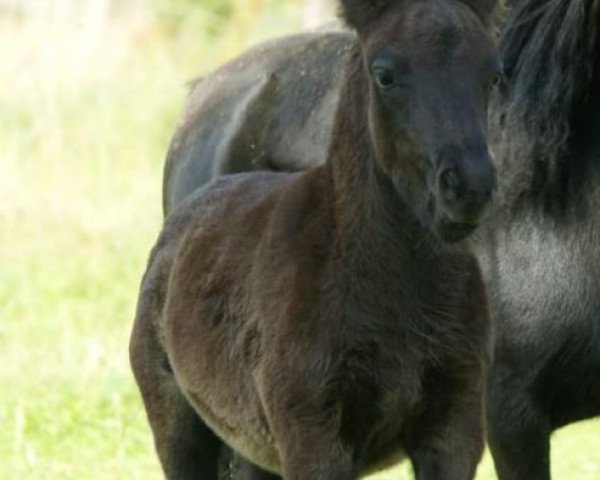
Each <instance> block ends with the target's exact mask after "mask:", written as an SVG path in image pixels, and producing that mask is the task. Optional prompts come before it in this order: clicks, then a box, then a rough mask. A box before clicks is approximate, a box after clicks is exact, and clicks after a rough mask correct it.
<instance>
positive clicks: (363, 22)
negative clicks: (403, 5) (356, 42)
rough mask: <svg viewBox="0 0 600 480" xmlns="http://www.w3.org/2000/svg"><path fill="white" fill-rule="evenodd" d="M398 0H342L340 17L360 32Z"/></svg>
mask: <svg viewBox="0 0 600 480" xmlns="http://www.w3.org/2000/svg"><path fill="white" fill-rule="evenodd" d="M397 1H398V0H340V15H341V17H342V18H343V19H344V20H345V22H346V24H347V25H348V26H349V27H351V28H354V29H355V30H356V31H358V32H362V31H364V30H365V29H366V28H367V26H368V25H369V24H370V23H371V22H373V21H374V20H376V19H377V18H378V17H379V16H380V15H382V14H383V13H384V11H385V10H386V9H387V8H389V7H390V6H391V5H393V4H394V3H397Z"/></svg>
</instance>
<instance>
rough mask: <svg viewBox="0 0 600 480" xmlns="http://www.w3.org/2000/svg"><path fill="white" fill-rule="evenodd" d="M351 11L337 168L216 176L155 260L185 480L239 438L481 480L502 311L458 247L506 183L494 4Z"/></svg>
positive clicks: (331, 163)
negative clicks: (495, 128)
mask: <svg viewBox="0 0 600 480" xmlns="http://www.w3.org/2000/svg"><path fill="white" fill-rule="evenodd" d="M342 5H343V9H344V12H345V16H346V18H347V21H348V23H349V24H350V25H352V26H353V27H354V28H356V30H357V32H358V34H359V39H360V41H359V43H358V44H357V45H355V46H354V47H353V52H352V53H351V54H350V56H349V59H350V60H349V65H348V69H347V72H346V75H345V78H344V81H343V83H344V85H343V87H342V94H341V99H342V101H341V102H340V104H339V107H338V110H337V113H336V117H335V118H336V119H335V121H334V128H333V135H332V142H331V148H330V150H329V154H328V157H327V160H326V162H325V164H324V165H323V166H319V167H315V168H313V169H310V170H308V171H306V172H303V173H296V174H294V173H279V174H277V173H254V174H245V175H238V176H229V177H223V178H222V179H220V180H218V181H216V182H214V183H211V184H210V185H209V186H207V187H206V188H204V189H201V190H200V191H198V193H197V194H196V195H194V196H193V197H192V198H191V199H190V200H189V201H187V202H186V204H185V205H183V206H182V207H181V208H180V209H178V210H177V211H176V212H174V213H173V214H172V215H170V216H169V217H168V218H167V221H166V223H165V227H164V229H163V232H162V234H161V236H160V238H159V240H158V243H157V245H156V247H155V249H154V250H153V252H152V255H151V258H150V261H149V266H148V270H147V272H146V275H145V277H144V280H143V284H142V288H141V294H140V301H139V305H138V312H137V316H136V321H135V326H134V331H133V334H132V339H131V360H132V366H133V369H134V373H135V376H136V379H137V381H138V384H139V386H140V389H141V392H142V395H143V398H144V402H145V405H146V408H147V412H148V417H149V420H150V423H151V426H152V429H153V433H154V436H155V440H156V446H157V450H158V453H159V456H160V459H161V461H162V464H163V467H164V469H165V472H166V474H167V476H168V477H169V478H177V479H187V478H190V479H191V478H207V479H210V478H213V479H214V478H216V476H217V469H218V465H217V463H218V462H217V459H218V451H219V449H220V448H221V445H222V441H223V440H224V441H225V442H227V444H229V445H231V446H233V447H234V448H235V449H236V450H237V451H239V452H240V453H242V454H243V455H244V456H245V457H246V458H248V459H249V460H251V461H252V462H254V463H256V464H258V465H260V466H261V467H263V468H265V469H267V470H270V471H272V472H275V473H278V474H282V475H283V477H284V478H286V479H289V480H293V479H303V480H304V479H332V480H333V479H335V480H344V479H348V480H349V479H352V478H355V477H356V476H358V475H362V474H363V473H365V472H367V471H369V470H372V469H373V468H376V467H377V466H378V465H380V464H381V463H382V462H385V461H386V460H389V458H395V457H396V456H397V454H399V453H401V452H403V451H404V452H406V453H407V454H408V456H409V457H410V459H411V460H412V462H413V464H414V467H415V472H416V476H417V478H418V479H419V480H433V479H436V480H443V479H446V480H463V479H464V480H467V479H470V478H472V477H473V475H474V472H475V467H476V465H477V463H478V460H479V458H480V455H481V451H482V448H483V425H482V423H483V418H482V417H483V405H482V404H483V395H482V390H483V387H484V385H483V384H484V371H485V363H486V358H487V355H488V353H489V352H488V318H487V304H486V295H485V292H484V288H483V283H482V279H481V276H480V272H479V269H478V266H477V262H476V260H475V258H474V256H473V255H472V254H471V253H470V251H469V249H468V247H467V245H466V244H465V242H464V241H461V240H462V239H464V238H465V237H466V236H467V235H468V234H469V233H470V232H471V231H473V229H474V228H475V227H476V226H477V224H478V223H479V222H480V220H481V218H482V216H483V215H484V213H485V211H486V210H487V209H488V207H489V203H490V199H491V196H492V192H493V190H494V188H495V170H494V166H493V164H492V161H491V158H490V156H489V153H488V150H487V145H486V133H485V130H486V109H485V106H486V97H487V94H488V91H489V86H490V84H491V83H492V82H493V80H494V78H495V76H496V75H497V71H498V63H497V58H496V56H495V52H494V46H493V42H492V40H491V38H490V36H489V34H488V31H487V29H486V27H485V25H486V24H487V23H488V21H489V19H490V16H491V13H492V10H493V7H494V3H493V2H487V1H470V0H463V1H458V0H423V1H420V2H413V1H406V0H389V1H388V2H385V1H380V0H377V1H373V2H371V1H369V0H345V1H343V2H342ZM213 431H214V432H216V433H217V434H218V437H217V436H215V435H214V434H213Z"/></svg>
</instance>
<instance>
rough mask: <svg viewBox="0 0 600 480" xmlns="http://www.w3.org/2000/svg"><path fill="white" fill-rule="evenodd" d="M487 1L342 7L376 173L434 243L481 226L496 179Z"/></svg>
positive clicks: (494, 70)
mask: <svg viewBox="0 0 600 480" xmlns="http://www.w3.org/2000/svg"><path fill="white" fill-rule="evenodd" d="M494 7H495V0H342V9H343V14H344V16H345V17H346V20H347V22H348V23H349V24H350V26H352V27H354V28H355V29H356V30H357V32H358V34H359V39H360V44H361V51H362V58H363V60H364V69H365V72H366V73H367V75H368V78H369V85H370V86H369V90H370V96H369V98H370V100H369V102H370V104H369V127H370V134H371V140H372V144H373V147H374V156H375V158H376V161H377V163H378V165H379V166H380V167H381V169H382V170H383V171H384V172H385V174H387V175H388V176H389V177H390V178H391V179H392V181H393V183H394V185H395V187H396V189H397V190H398V191H399V192H400V193H401V194H402V195H403V196H404V198H405V200H406V201H407V203H409V204H410V205H411V206H412V208H413V210H414V212H415V213H416V215H417V217H418V218H419V219H420V221H421V222H422V223H423V224H424V225H426V226H427V227H430V228H432V229H433V230H434V231H435V232H436V233H437V234H438V235H439V236H440V237H441V238H443V239H445V240H448V241H454V240H459V239H461V238H463V237H465V236H466V235H467V234H468V233H470V232H471V231H472V230H473V229H474V228H475V227H476V226H477V225H478V224H479V223H480V221H481V220H482V218H483V216H484V214H485V212H486V210H487V209H488V206H489V204H490V200H491V198H492V195H493V192H494V191H495V189H496V173H495V168H494V165H493V163H492V159H491V157H490V153H489V151H488V147H487V138H486V136H487V133H486V130H487V123H486V116H487V115H486V109H487V97H488V94H489V92H490V89H491V88H492V87H493V85H494V84H495V83H496V82H497V81H498V79H499V74H500V64H499V60H498V58H497V56H496V49H495V45H494V42H493V40H492V38H491V35H490V34H489V32H488V28H487V25H488V24H489V23H491V17H492V14H493V10H494Z"/></svg>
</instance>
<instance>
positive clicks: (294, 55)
mask: <svg viewBox="0 0 600 480" xmlns="http://www.w3.org/2000/svg"><path fill="white" fill-rule="evenodd" d="M355 41H356V39H355V34H354V33H353V32H351V31H349V30H344V29H341V28H339V27H338V28H334V27H332V28H331V29H330V30H329V31H323V32H314V33H303V34H299V35H295V36H292V37H288V38H284V39H277V40H273V41H271V42H268V43H265V44H263V45H259V46H258V47H255V48H253V49H251V50H249V51H248V52H246V53H245V54H244V55H243V56H242V57H240V58H238V59H236V60H234V61H232V62H231V63H229V64H227V65H225V66H224V67H222V68H220V69H219V70H217V71H216V72H214V73H212V74H210V75H209V76H207V77H206V78H204V79H201V80H198V81H197V82H195V83H194V84H193V86H192V90H191V92H190V97H189V100H188V103H187V105H186V111H185V113H184V116H183V119H182V120H181V123H180V125H179V127H178V129H177V132H176V133H175V135H174V137H173V140H172V142H171V146H170V148H169V153H168V155H167V162H166V165H165V176H164V185H163V210H164V212H165V214H167V213H168V212H170V211H172V210H173V209H174V207H175V206H177V205H178V204H179V203H181V201H182V200H183V199H184V198H185V197H187V196H188V195H189V194H190V193H192V192H193V191H194V190H196V189H197V188H198V187H199V186H201V185H204V184H205V183H208V182H209V181H210V180H212V179H213V178H214V177H215V176H217V175H222V174H227V173H240V172H249V171H255V170H271V171H297V170H304V169H306V168H309V167H312V166H314V165H320V164H322V163H324V162H325V158H326V156H327V148H328V146H329V141H330V139H331V129H332V127H333V119H334V115H335V111H336V109H337V103H338V99H339V96H340V88H341V85H342V82H341V80H342V78H343V76H344V72H345V69H346V64H347V63H348V55H349V53H350V50H351V48H352V46H353V45H354V43H355Z"/></svg>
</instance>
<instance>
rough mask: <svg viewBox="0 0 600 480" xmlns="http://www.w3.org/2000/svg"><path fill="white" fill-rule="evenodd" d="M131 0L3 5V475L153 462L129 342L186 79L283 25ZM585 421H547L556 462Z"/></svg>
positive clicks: (566, 454)
mask: <svg viewBox="0 0 600 480" xmlns="http://www.w3.org/2000/svg"><path fill="white" fill-rule="evenodd" d="M213 3H214V2H213ZM140 5H142V6H141V7H139V10H132V11H130V12H121V13H119V14H118V15H117V16H115V17H114V18H112V17H111V18H110V21H109V22H106V23H104V24H100V25H94V24H93V22H92V24H90V25H88V27H89V28H88V29H87V30H85V29H83V28H82V26H81V23H80V22H75V21H72V20H69V19H62V20H61V19H54V20H52V21H50V20H49V19H48V18H47V17H40V18H30V19H16V18H10V17H8V16H3V17H0V54H1V58H2V59H3V61H2V64H1V65H0V124H1V125H2V128H0V392H1V393H0V395H1V398H2V402H0V425H2V428H0V478H2V479H7V480H17V479H18V480H23V479H32V480H43V479H61V480H63V479H64V480H69V479H77V480H85V479H106V480H109V479H111V480H114V479H151V478H160V477H161V475H160V470H159V467H158V464H157V460H156V457H155V454H154V451H153V446H152V440H151V436H150V433H149V429H148V426H147V423H146V420H145V414H144V412H143V409H142V405H141V402H140V399H139V397H138V393H137V390H136V388H135V385H134V382H133V378H132V376H131V374H130V371H129V365H128V360H127V342H128V336H129V330H130V326H131V322H132V317H133V309H134V305H135V300H136V295H137V289H138V284H139V280H140V277H141V274H142V272H143V268H144V264H145V260H146V256H147V253H148V251H149V248H150V246H151V244H152V242H153V240H154V238H155V236H156V234H157V232H158V229H159V227H160V222H161V212H160V184H161V175H162V164H163V159H164V154H165V151H166V147H167V145H168V140H169V137H170V135H171V133H172V131H173V128H174V125H175V123H176V120H177V117H178V115H179V111H180V109H181V106H182V103H183V101H184V97H185V88H184V86H183V85H184V82H185V81H186V80H188V79H189V78H192V77H193V76H194V75H196V74H198V73H201V72H202V71H204V70H206V69H209V68H212V67H214V66H215V65H216V64H218V63H219V62H221V61H223V60H224V59H225V58H226V57H227V56H230V55H231V54H232V53H233V52H234V51H236V50H239V49H240V48H242V46H243V45H245V44H246V43H248V42H251V41H255V40H257V39H258V38H261V37H264V36H268V35H271V34H275V33H281V32H284V31H289V30H290V29H293V28H294V27H295V23H294V21H293V20H292V19H293V18H295V11H294V9H293V8H291V6H288V4H283V3H282V2H268V5H269V6H270V7H272V8H271V9H270V10H269V12H270V13H268V14H261V15H258V16H257V17H256V18H255V23H253V24H252V25H246V26H245V28H243V29H241V31H243V32H244V35H242V36H241V37H240V35H239V31H240V30H239V29H238V28H237V27H238V26H237V25H236V26H234V25H231V24H230V23H228V21H227V18H225V17H223V16H222V14H223V12H219V11H217V10H218V9H217V10H214V11H213V10H210V9H208V10H207V9H205V10H202V9H200V8H199V7H198V9H197V10H194V11H190V13H189V14H188V13H187V11H186V14H185V15H182V14H181V11H180V10H177V9H174V7H169V5H171V4H170V3H169V2H165V1H160V2H158V1H156V2H154V3H153V5H154V6H155V7H156V9H154V10H152V9H147V8H146V7H145V3H144V2H141V3H140ZM178 5H179V4H178ZM215 5H217V3H215ZM289 5H291V3H290V4H289ZM178 8H179V7H178ZM84 26H85V24H84ZM94 29H95V30H94ZM234 30H236V31H238V35H237V36H236V37H235V39H234V40H232V36H231V35H230V33H231V32H232V31H234ZM597 431H598V423H594V422H589V423H586V424H581V425H577V426H574V427H570V428H569V429H568V430H567V431H565V432H561V433H560V434H559V435H557V437H556V439H555V443H554V447H555V453H554V460H555V462H554V465H553V466H554V470H555V472H556V478H558V479H582V480H592V479H593V480H597V479H598V478H600V459H599V458H598V456H597V452H598V451H600V436H599V435H597ZM407 471H408V469H407V467H406V466H404V467H402V468H401V469H400V470H399V471H394V472H390V473H386V474H383V475H381V476H380V477H379V478H380V479H381V480H383V479H390V480H391V479H392V478H395V479H399V478H401V479H404V478H410V476H409V475H408V474H407V473H406V472H407ZM478 478H479V479H480V480H484V479H492V478H494V477H493V475H492V474H491V468H490V463H489V460H486V461H485V462H484V464H483V465H482V467H481V469H480V476H479V477H478Z"/></svg>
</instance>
